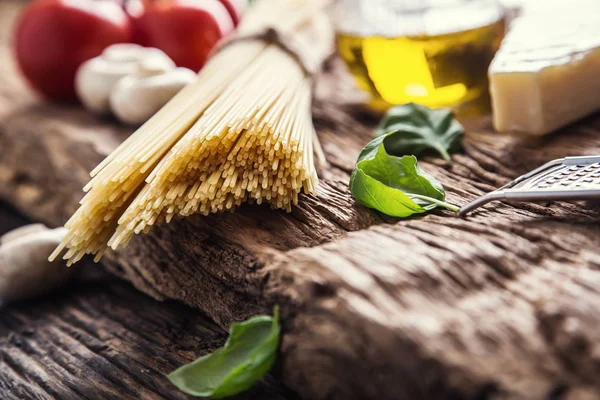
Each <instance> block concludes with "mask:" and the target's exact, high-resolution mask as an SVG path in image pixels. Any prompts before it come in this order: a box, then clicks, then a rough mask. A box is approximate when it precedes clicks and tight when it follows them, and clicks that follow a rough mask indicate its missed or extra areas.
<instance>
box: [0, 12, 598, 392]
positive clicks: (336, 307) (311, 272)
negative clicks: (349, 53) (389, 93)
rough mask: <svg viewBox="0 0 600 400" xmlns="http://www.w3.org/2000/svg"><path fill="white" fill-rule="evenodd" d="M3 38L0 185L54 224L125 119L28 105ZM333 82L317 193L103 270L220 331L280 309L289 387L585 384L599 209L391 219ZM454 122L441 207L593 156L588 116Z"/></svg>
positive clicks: (590, 360)
mask: <svg viewBox="0 0 600 400" xmlns="http://www.w3.org/2000/svg"><path fill="white" fill-rule="evenodd" d="M8 4H9V5H5V4H4V3H3V5H2V7H3V8H2V11H1V13H0V15H3V16H4V15H6V13H7V11H9V10H12V12H14V10H15V7H14V4H13V3H8ZM11 4H12V8H11ZM2 51H3V52H4V53H2V54H3V55H4V56H3V57H1V59H2V60H3V62H2V63H1V64H0V72H1V74H0V198H2V199H4V200H6V201H8V202H10V203H11V204H12V205H13V206H15V207H17V208H18V209H19V210H20V211H21V212H23V213H24V214H26V215H27V216H29V217H30V218H33V219H36V220H41V221H44V222H46V223H48V224H51V225H60V224H62V223H64V221H65V220H66V219H67V218H68V216H69V215H70V214H71V213H72V212H73V211H74V210H75V209H76V207H77V202H78V200H79V199H80V197H81V192H80V189H81V187H82V186H83V184H84V183H85V182H86V181H87V179H88V178H87V173H88V171H89V170H90V169H91V168H93V167H94V166H95V165H96V164H97V163H98V162H99V161H100V160H101V159H102V158H103V157H104V156H106V155H107V154H108V153H109V152H110V151H111V150H112V149H114V148H115V147H116V146H117V145H118V143H119V142H120V141H122V140H123V139H124V138H125V137H126V136H127V135H128V134H129V132H130V130H129V129H126V128H122V127H119V126H117V125H115V124H114V123H112V122H110V121H101V120H98V119H96V118H94V117H93V116H90V115H89V114H87V113H85V112H84V111H82V110H81V109H79V108H77V107H63V106H56V105H50V104H41V103H39V102H38V101H37V100H35V99H34V98H33V97H32V96H31V95H30V94H28V92H27V91H26V90H25V89H24V88H23V86H22V84H21V83H20V81H19V80H18V79H17V78H16V73H15V71H14V66H13V65H11V62H10V59H9V58H8V57H6V56H5V54H6V49H3V50H2ZM349 82H350V81H349V78H348V76H347V75H346V73H345V71H344V69H343V68H341V67H340V63H339V62H335V61H334V62H333V63H331V64H330V65H329V70H328V72H327V73H326V74H325V75H324V76H323V77H322V78H321V79H320V80H319V82H318V84H317V99H316V101H315V105H314V107H313V111H314V120H315V125H316V127H317V130H318V133H319V137H320V139H321V141H322V143H323V145H324V149H325V152H326V154H327V158H328V161H329V163H330V165H329V167H328V168H325V169H323V170H322V171H321V176H322V178H323V179H322V180H321V184H320V187H319V197H318V198H313V197H310V196H303V197H302V199H301V202H300V205H299V206H298V207H297V208H295V209H294V210H293V212H292V213H291V214H286V213H285V212H280V211H272V210H270V209H269V208H268V207H266V206H261V207H259V206H244V207H242V208H241V209H240V210H238V211H237V212H236V213H235V214H227V215H213V216H209V217H200V216H194V217H190V218H187V219H185V220H179V221H175V222H173V223H171V224H169V225H166V226H163V227H160V228H156V229H153V231H152V232H151V233H150V234H148V235H145V236H140V237H137V238H136V239H135V240H133V241H132V243H131V244H130V246H129V247H127V248H126V249H124V250H123V251H119V252H117V253H109V254H107V255H106V256H105V259H104V260H103V263H104V265H105V267H106V268H107V269H109V270H110V271H111V272H113V273H114V274H116V275H118V276H121V277H123V278H125V279H127V280H129V281H131V282H132V283H133V284H134V285H135V286H136V287H137V288H139V289H140V290H142V291H144V292H146V293H148V294H150V295H151V296H153V297H155V298H157V299H175V300H178V301H181V302H184V303H186V304H188V305H189V306H192V307H194V308H197V309H201V310H204V311H205V312H206V313H207V314H208V315H209V316H210V317H212V318H213V319H214V320H215V321H216V322H217V324H219V326H221V327H227V326H228V325H229V324H230V323H231V322H232V321H236V320H241V319H245V318H247V317H249V316H251V315H254V314H257V313H267V312H270V311H271V309H272V307H273V305H275V304H279V305H281V308H282V318H283V324H284V330H285V335H284V338H283V342H282V353H281V357H280V363H281V365H280V368H278V369H277V372H278V373H280V374H281V377H282V379H283V382H284V383H285V384H286V385H288V386H289V387H290V388H291V389H293V390H294V391H295V392H296V393H298V394H299V395H300V396H301V397H303V398H306V399H311V400H312V399H363V398H373V399H411V400H414V399H435V398H444V399H445V398H457V399H462V398H469V399H471V398H473V399H528V398H531V399H540V398H568V399H584V398H599V397H600V385H599V384H598V380H597V376H598V374H599V373H600V362H599V358H598V357H599V356H598V354H599V353H598V348H600V347H599V346H600V317H599V316H598V312H597V310H598V307H599V306H600V292H599V291H598V289H597V288H598V287H599V283H600V254H599V252H598V249H599V248H600V224H599V222H600V208H599V207H598V206H597V205H595V204H588V203H577V204H570V203H563V202H556V203H551V204H531V203H527V204H513V205H508V204H503V203H495V204H492V205H490V206H488V207H486V208H484V209H483V210H481V211H479V212H478V213H476V214H475V215H473V216H472V217H470V218H468V219H466V220H462V219H458V218H456V217H455V216H454V215H452V214H451V213H449V212H441V211H440V212H434V213H431V214H429V215H427V216H423V217H417V218H412V219H408V220H395V219H390V218H386V217H383V216H381V215H379V214H377V213H374V212H372V211H370V210H367V209H364V208H362V207H360V206H358V205H356V204H355V202H354V200H353V199H352V196H351V194H350V191H349V189H348V186H347V181H348V176H349V173H350V172H351V170H352V168H353V166H354V162H355V159H356V156H357V154H358V152H359V151H360V149H361V148H362V147H363V146H364V145H365V144H366V143H367V142H368V140H369V138H370V137H372V130H373V126H374V124H375V123H376V119H374V118H372V117H369V116H368V115H365V114H364V113H360V112H358V111H356V109H355V108H353V107H350V106H349V103H348V99H350V98H351V97H352V93H353V91H352V89H351V85H350V84H349ZM463 122H464V123H465V125H466V127H467V130H468V133H467V135H466V138H465V141H464V145H465V149H464V152H463V153H461V154H458V155H456V156H455V157H454V159H453V163H452V164H451V165H446V164H445V163H443V162H441V161H439V160H435V159H428V158H426V159H424V160H421V162H420V164H421V165H422V166H423V168H424V169H426V170H427V171H428V172H430V173H431V174H433V175H434V176H436V177H437V178H438V179H439V180H440V181H441V182H442V183H443V185H444V186H445V188H446V190H447V193H448V199H449V201H450V202H453V203H456V204H464V203H466V202H467V201H470V200H472V199H474V198H476V197H477V196H480V195H481V194H483V193H485V192H487V191H490V190H493V189H494V188H496V187H498V186H500V185H503V184H504V183H506V182H507V181H509V180H510V179H513V178H515V177H517V176H519V175H520V174H522V173H524V172H527V171H529V170H531V169H533V168H535V167H537V166H539V165H541V164H542V163H544V162H546V161H548V160H550V159H553V158H557V157H562V156H566V155H582V154H598V153H600V117H598V116H593V117H590V118H587V119H586V120H584V121H582V122H580V123H578V124H575V125H573V126H570V127H568V128H566V129H564V130H562V131H561V132H558V133H556V134H554V135H551V136H548V137H546V138H542V139H531V138H525V137H518V136H509V135H500V134H498V133H495V132H493V129H492V127H491V121H490V118H489V116H483V117H481V118H466V119H463ZM171 306H172V305H169V306H168V307H171ZM93 312H94V310H93V309H92V310H91V311H90V313H93ZM108 332H109V334H110V330H109V331H108ZM169 354H170V352H169ZM115 357H116V355H115Z"/></svg>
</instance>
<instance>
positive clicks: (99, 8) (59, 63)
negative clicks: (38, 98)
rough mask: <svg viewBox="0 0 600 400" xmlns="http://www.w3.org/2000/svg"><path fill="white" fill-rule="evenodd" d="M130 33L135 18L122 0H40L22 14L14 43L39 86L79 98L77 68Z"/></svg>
mask: <svg viewBox="0 0 600 400" xmlns="http://www.w3.org/2000/svg"><path fill="white" fill-rule="evenodd" d="M130 39H131V25H130V22H129V18H128V17H127V14H126V13H125V12H124V11H123V9H122V8H121V7H120V6H119V5H118V4H117V3H114V2H111V1H91V0H38V1H35V2H34V3H32V4H31V5H29V6H28V7H27V8H26V9H25V10H24V11H23V13H22V14H21V16H20V17H19V19H18V21H17V24H16V28H15V34H14V43H13V47H14V51H15V55H16V59H17V62H18V64H19V67H20V69H21V71H22V73H23V75H24V76H25V78H26V79H27V80H28V81H29V83H30V84H31V86H32V87H33V88H34V89H36V90H37V91H39V92H41V93H42V94H43V95H45V96H46V97H47V98H50V99H53V100H60V101H74V100H76V95H75V87H74V81H75V72H76V71H77V68H78V67H79V66H80V65H81V64H82V63H83V62H84V61H86V60H88V59H90V58H92V57H96V56H97V55H99V54H100V53H101V52H102V50H104V49H105V48H106V47H108V46H109V45H111V44H114V43H120V42H127V41H130Z"/></svg>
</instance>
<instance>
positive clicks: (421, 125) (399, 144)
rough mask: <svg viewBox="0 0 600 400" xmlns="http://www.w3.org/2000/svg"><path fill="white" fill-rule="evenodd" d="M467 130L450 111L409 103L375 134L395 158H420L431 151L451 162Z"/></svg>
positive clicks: (390, 113) (389, 116) (391, 114)
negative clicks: (412, 156) (451, 154)
mask: <svg viewBox="0 0 600 400" xmlns="http://www.w3.org/2000/svg"><path fill="white" fill-rule="evenodd" d="M464 133H465V130H464V128H463V126H462V125H461V124H460V123H459V122H458V121H457V120H456V119H454V114H453V113H452V111H451V110H449V109H436V110H434V109H430V108H428V107H425V106H422V105H420V104H415V103H408V104H404V105H401V106H396V107H393V108H391V109H390V110H389V111H388V112H387V113H386V115H385V117H384V118H383V119H382V121H381V123H380V124H379V126H378V127H377V129H376V131H375V135H376V137H383V138H384V144H385V149H386V150H387V152H388V153H389V154H392V155H395V156H403V155H414V156H416V157H419V156H421V155H422V154H423V153H425V152H428V151H435V152H437V153H439V154H440V155H441V156H442V158H444V159H445V160H446V161H450V160H451V159H450V153H453V152H456V151H458V150H460V148H461V138H462V136H463V134H464Z"/></svg>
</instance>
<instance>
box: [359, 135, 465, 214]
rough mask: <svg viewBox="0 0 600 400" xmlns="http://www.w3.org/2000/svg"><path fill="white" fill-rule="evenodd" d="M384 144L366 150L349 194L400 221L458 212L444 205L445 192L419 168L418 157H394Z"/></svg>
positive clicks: (376, 140) (374, 143)
mask: <svg viewBox="0 0 600 400" xmlns="http://www.w3.org/2000/svg"><path fill="white" fill-rule="evenodd" d="M382 140H383V139H382V138H375V139H373V140H372V141H371V142H370V143H369V144H368V145H367V146H366V147H365V150H363V152H362V153H361V156H360V157H359V161H358V163H357V164H356V167H355V169H354V171H353V172H352V175H351V177H350V190H351V191H352V194H353V196H354V198H355V199H356V200H357V201H358V202H359V203H360V204H362V205H363V206H365V207H369V208H374V209H376V210H379V211H381V212H382V213H384V214H387V215H390V216H392V217H400V218H406V217H410V216H411V215H414V214H420V213H424V212H427V211H430V210H433V209H434V208H437V207H444V208H448V209H450V210H453V211H458V208H457V207H455V206H453V205H451V204H448V203H446V202H445V197H446V195H445V192H444V188H443V187H442V185H441V184H440V183H439V182H438V181H437V180H436V179H435V178H433V177H432V176H431V175H429V174H428V173H426V172H425V171H423V170H422V169H421V168H419V166H418V165H417V159H416V157H414V156H403V157H396V156H391V155H389V154H388V153H387V151H386V148H385V146H384V144H383V143H382ZM377 144H379V147H378V148H377V151H376V152H375V150H374V148H375V146H376V145H377Z"/></svg>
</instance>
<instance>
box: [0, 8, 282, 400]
mask: <svg viewBox="0 0 600 400" xmlns="http://www.w3.org/2000/svg"><path fill="white" fill-rule="evenodd" d="M0 9H1V7H0ZM27 222H28V221H27V220H26V219H25V218H23V217H22V216H20V215H19V214H18V213H16V211H15V210H13V209H11V208H9V207H7V206H6V205H4V204H0V235H2V234H3V233H4V232H6V231H8V230H10V229H13V228H16V227H18V226H21V225H23V224H25V223H27ZM82 270H83V272H82V274H80V276H78V277H77V278H76V280H75V281H74V282H72V283H71V284H70V285H68V286H67V287H65V288H62V289H61V290H60V291H59V292H58V293H56V294H53V295H49V296H44V297H42V298H39V299H34V300H31V301H29V302H22V303H18V304H11V305H2V304H0V398H2V399H3V400H4V399H5V400H9V399H10V400H12V399H14V400H23V399H115V400H120V399H140V398H141V399H187V398H190V397H188V396H186V395H184V394H183V393H181V392H179V391H178V390H177V389H176V388H175V387H173V386H172V385H171V384H170V383H169V381H168V380H167V379H166V377H165V374H166V373H169V372H171V371H172V370H174V369H175V368H177V367H178V366H180V365H182V364H184V363H187V362H190V361H192V360H194V359H195V358H196V357H199V356H201V355H203V354H205V353H207V352H208V351H211V350H213V349H214V348H216V347H218V346H221V345H222V344H223V342H224V340H225V338H226V336H227V335H226V332H225V331H224V330H223V329H222V328H220V327H219V326H218V325H216V324H215V323H214V322H212V321H211V320H210V318H208V317H207V316H206V315H204V314H203V313H202V312H199V311H197V310H193V309H190V308H188V307H185V306H183V305H181V304H177V303H174V302H168V303H160V302H157V301H156V300H153V299H151V298H150V297H148V296H146V295H144V294H142V293H140V292H138V291H137V290H136V289H135V288H133V287H132V286H131V284H128V283H126V282H124V281H123V280H121V279H119V278H117V277H115V276H112V275H110V274H108V273H107V272H106V271H104V269H103V268H100V267H97V266H93V265H86V266H85V267H84V268H82ZM292 398H293V395H292V394H290V393H289V392H288V391H287V390H285V389H284V388H283V387H282V386H281V385H280V384H278V383H277V382H276V381H275V380H274V379H273V378H271V377H267V378H266V379H265V380H264V381H263V382H261V383H260V384H259V385H257V386H256V387H255V388H253V389H252V390H251V391H249V392H247V393H244V394H243V395H240V396H237V397H236V399H239V400H254V399H256V400H263V399H269V400H283V399H292Z"/></svg>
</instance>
